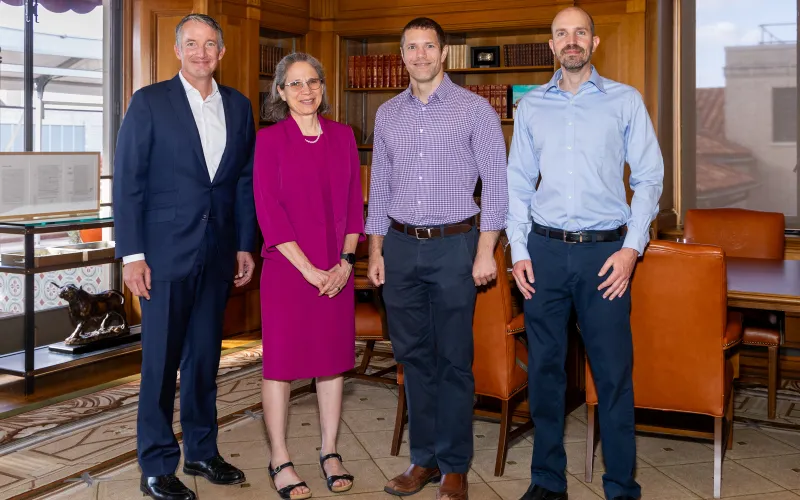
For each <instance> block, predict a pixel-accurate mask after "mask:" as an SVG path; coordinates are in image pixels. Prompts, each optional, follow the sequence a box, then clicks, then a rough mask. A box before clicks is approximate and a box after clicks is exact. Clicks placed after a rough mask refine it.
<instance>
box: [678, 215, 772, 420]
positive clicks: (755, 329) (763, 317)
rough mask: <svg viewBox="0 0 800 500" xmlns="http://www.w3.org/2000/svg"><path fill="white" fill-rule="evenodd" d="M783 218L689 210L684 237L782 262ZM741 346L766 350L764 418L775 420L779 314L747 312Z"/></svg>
mask: <svg viewBox="0 0 800 500" xmlns="http://www.w3.org/2000/svg"><path fill="white" fill-rule="evenodd" d="M784 225H785V220H784V215H783V214H781V213H775V212H757V211H754V210H743V209H739V208H716V209H706V210H689V211H687V212H686V221H685V223H684V230H683V236H684V238H686V239H687V240H690V241H691V242H692V243H705V244H707V245H717V246H719V247H722V249H723V250H724V251H725V255H726V256H727V257H742V258H749V259H774V260H783V255H784V245H785V241H786V240H785V237H784ZM743 313H744V334H743V335H742V344H744V345H748V346H755V347H766V348H767V353H768V362H767V366H768V376H767V416H768V417H769V418H775V407H776V403H777V401H776V399H777V392H778V385H779V381H780V378H779V376H778V352H779V349H780V345H781V344H782V343H783V323H784V318H783V315H782V314H779V313H767V312H765V311H755V310H747V311H743Z"/></svg>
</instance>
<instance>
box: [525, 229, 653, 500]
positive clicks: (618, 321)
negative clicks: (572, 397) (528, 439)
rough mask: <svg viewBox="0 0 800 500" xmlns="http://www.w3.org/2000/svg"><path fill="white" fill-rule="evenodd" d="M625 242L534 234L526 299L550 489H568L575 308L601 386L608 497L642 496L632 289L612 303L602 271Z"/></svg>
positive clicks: (539, 467)
mask: <svg viewBox="0 0 800 500" xmlns="http://www.w3.org/2000/svg"><path fill="white" fill-rule="evenodd" d="M621 248H622V241H618V242H605V243H575V244H573V243H565V242H563V241H560V240H556V239H552V238H548V237H545V236H542V235H538V234H536V233H534V232H533V231H531V234H530V236H529V238H528V251H529V252H530V255H531V262H532V264H533V274H534V283H533V287H534V289H535V290H536V293H535V294H533V298H531V299H530V300H526V301H525V305H524V310H525V330H526V333H527V336H528V343H529V349H528V390H529V391H530V410H531V417H532V418H533V422H534V424H535V427H536V432H535V434H534V444H533V459H532V460H531V482H532V483H534V484H538V485H540V486H542V487H544V488H547V489H548V490H550V491H556V492H562V491H565V490H566V488H567V480H566V476H565V472H564V471H565V469H566V466H567V456H566V453H565V451H564V440H563V438H564V412H565V409H564V406H565V402H564V399H565V391H566V384H567V377H566V372H565V371H564V363H565V360H566V355H567V322H568V320H569V316H570V313H571V311H572V308H573V306H574V307H575V311H576V313H577V315H578V324H579V326H580V329H581V335H582V336H583V341H584V345H585V346H586V352H587V354H588V356H589V364H590V365H591V369H592V375H593V377H594V380H595V383H596V386H597V396H598V403H599V405H598V406H599V412H600V436H601V439H602V445H603V456H604V458H605V464H606V473H605V474H604V475H603V487H604V490H605V494H606V496H607V498H609V499H611V498H614V497H617V496H625V495H629V496H632V497H634V498H639V496H640V495H641V490H640V487H639V485H638V484H637V483H636V481H634V479H633V475H634V469H635V466H636V443H635V440H634V415H633V380H632V378H631V371H632V368H633V345H632V340H631V326H630V304H631V302H630V289H628V290H626V291H625V294H624V295H623V296H622V297H617V298H615V299H614V300H612V301H609V300H608V299H604V298H603V293H604V291H605V290H603V291H600V290H598V289H597V287H598V286H599V285H600V284H601V283H602V282H603V281H604V280H605V279H606V278H607V277H608V275H609V274H610V273H611V271H610V270H609V272H608V273H606V275H605V276H603V277H600V276H598V273H599V272H600V269H601V268H602V267H603V264H604V263H605V261H606V259H608V257H610V256H611V254H613V253H614V252H616V251H618V250H620V249H621Z"/></svg>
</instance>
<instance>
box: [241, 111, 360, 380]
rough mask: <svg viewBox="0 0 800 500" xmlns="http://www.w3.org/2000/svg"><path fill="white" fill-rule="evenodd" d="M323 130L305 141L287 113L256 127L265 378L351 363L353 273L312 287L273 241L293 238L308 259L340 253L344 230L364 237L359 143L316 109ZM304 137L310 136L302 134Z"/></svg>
mask: <svg viewBox="0 0 800 500" xmlns="http://www.w3.org/2000/svg"><path fill="white" fill-rule="evenodd" d="M320 125H321V127H322V131H323V133H322V135H321V136H320V138H319V141H317V142H316V143H315V144H309V143H308V142H306V140H305V139H306V138H304V137H303V135H302V132H301V131H300V127H299V126H298V125H297V123H296V122H295V121H294V119H293V118H291V117H288V118H286V119H285V120H282V121H281V122H278V123H276V124H275V125H272V126H270V127H267V128H264V129H261V130H259V132H258V135H257V137H256V149H255V158H254V161H253V187H254V190H255V204H256V214H257V215H258V224H259V226H260V227H261V233H262V234H263V236H264V247H263V249H262V251H261V256H262V257H263V258H264V263H263V264H264V265H263V268H262V272H261V323H262V328H263V331H262V343H263V347H264V348H263V350H264V352H263V360H264V361H263V362H264V368H263V372H264V378H265V379H271V380H295V379H301V378H312V377H325V376H331V375H337V374H340V373H342V372H344V371H347V370H350V369H352V368H353V365H354V364H355V292H354V290H353V275H352V273H351V275H350V279H349V280H348V282H347V285H346V286H345V288H344V289H343V290H342V291H340V292H339V293H338V294H337V295H336V296H335V297H334V298H332V299H331V298H328V297H327V296H324V295H323V296H322V297H319V290H318V289H317V288H316V287H314V286H313V285H311V284H310V283H308V282H307V281H306V280H305V278H303V275H302V274H301V273H300V271H298V270H297V268H295V267H294V266H293V265H292V264H291V263H290V262H289V260H288V259H286V257H284V256H283V254H281V253H280V252H279V251H278V250H277V249H276V248H275V246H276V245H279V244H281V243H286V242H288V241H295V242H297V244H298V245H299V246H300V249H301V250H302V251H303V253H305V255H306V257H308V259H309V260H310V261H311V263H312V264H313V265H315V266H316V267H317V268H319V269H322V270H325V271H327V270H329V269H330V268H332V267H333V266H335V265H336V264H337V263H338V262H339V261H340V255H341V253H342V246H343V244H344V238H345V235H347V234H359V235H360V236H359V240H363V239H364V235H363V233H364V215H363V211H364V208H363V207H364V205H363V198H362V192H361V173H360V163H361V162H360V160H359V157H358V149H357V148H356V142H355V138H354V136H353V131H352V130H351V129H350V127H349V126H346V125H342V124H340V123H337V122H334V121H329V120H325V119H323V118H322V117H320ZM307 139H309V140H314V139H316V136H315V137H308V138H307Z"/></svg>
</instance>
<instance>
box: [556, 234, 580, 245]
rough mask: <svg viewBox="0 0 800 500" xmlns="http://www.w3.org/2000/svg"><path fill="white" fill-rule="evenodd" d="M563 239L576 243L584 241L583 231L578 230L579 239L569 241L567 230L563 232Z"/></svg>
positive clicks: (565, 241)
mask: <svg viewBox="0 0 800 500" xmlns="http://www.w3.org/2000/svg"><path fill="white" fill-rule="evenodd" d="M561 240H562V241H563V242H564V243H569V244H570V245H574V244H575V243H583V231H578V241H567V231H564V232H562V233H561Z"/></svg>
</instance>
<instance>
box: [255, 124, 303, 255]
mask: <svg viewBox="0 0 800 500" xmlns="http://www.w3.org/2000/svg"><path fill="white" fill-rule="evenodd" d="M275 158H276V157H275V154H274V152H273V151H270V141H269V140H268V139H267V137H266V136H265V135H264V134H262V133H259V134H258V136H257V137H256V149H255V157H254V159H253V190H254V195H255V205H256V217H257V218H258V226H259V227H260V228H261V234H262V235H263V237H264V247H265V248H271V247H274V246H276V245H280V244H281V243H287V242H289V241H295V240H296V236H295V233H294V228H293V227H292V224H291V223H290V222H289V217H288V216H287V215H286V210H285V208H284V207H283V205H281V203H280V172H279V171H278V163H277V162H276V161H275Z"/></svg>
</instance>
